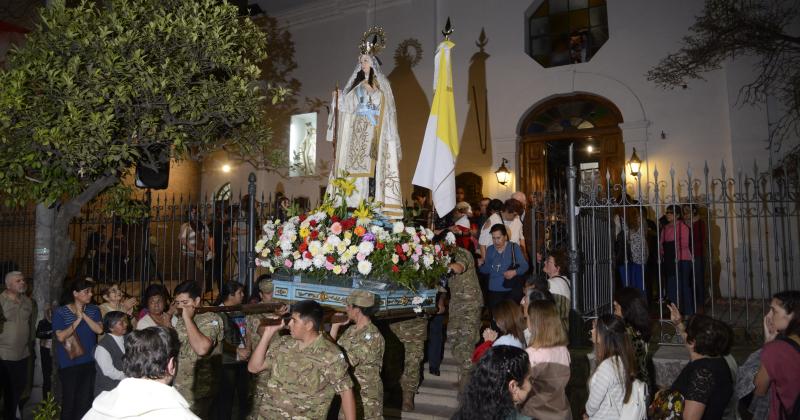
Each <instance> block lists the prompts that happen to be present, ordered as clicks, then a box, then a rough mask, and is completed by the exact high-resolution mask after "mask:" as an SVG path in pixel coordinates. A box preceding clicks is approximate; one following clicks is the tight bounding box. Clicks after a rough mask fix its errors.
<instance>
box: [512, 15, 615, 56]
mask: <svg viewBox="0 0 800 420" xmlns="http://www.w3.org/2000/svg"><path fill="white" fill-rule="evenodd" d="M526 34H527V37H528V40H527V43H526V46H527V50H528V51H527V52H528V55H530V56H531V57H532V58H533V59H534V60H536V61H537V62H538V63H539V64H541V65H542V66H544V67H555V66H563V65H565V64H576V63H585V62H587V61H589V60H591V59H592V57H593V56H594V55H595V54H596V53H597V51H598V50H599V49H600V47H602V46H603V44H605V42H606V41H607V40H608V13H607V12H606V1H605V0H543V1H541V4H539V7H537V8H536V9H535V10H533V11H532V12H530V13H529V14H528V16H527V26H526Z"/></svg>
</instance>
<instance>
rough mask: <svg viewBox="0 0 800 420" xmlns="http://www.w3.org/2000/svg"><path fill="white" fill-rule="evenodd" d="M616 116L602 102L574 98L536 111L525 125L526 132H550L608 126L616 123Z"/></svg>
mask: <svg viewBox="0 0 800 420" xmlns="http://www.w3.org/2000/svg"><path fill="white" fill-rule="evenodd" d="M617 123H618V122H617V117H616V116H615V115H614V113H613V111H611V110H610V109H609V108H608V107H606V106H605V105H604V104H602V103H600V102H596V101H590V100H584V99H575V100H572V101H565V102H560V103H557V104H555V105H553V106H551V107H548V108H544V109H542V110H540V111H538V112H537V113H536V115H534V116H533V117H532V118H531V119H530V120H529V121H528V124H527V127H525V133H526V134H552V133H564V132H569V131H577V130H586V129H590V128H595V127H609V126H615V125H616V124H617Z"/></svg>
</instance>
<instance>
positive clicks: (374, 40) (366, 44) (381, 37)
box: [358, 26, 386, 55]
mask: <svg viewBox="0 0 800 420" xmlns="http://www.w3.org/2000/svg"><path fill="white" fill-rule="evenodd" d="M358 48H359V50H361V54H369V55H377V54H378V53H380V52H381V51H383V49H384V48H386V34H385V33H384V32H383V28H381V27H378V26H373V27H371V28H369V30H367V31H366V32H364V35H361V43H360V44H358Z"/></svg>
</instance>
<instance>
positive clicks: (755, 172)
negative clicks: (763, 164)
mask: <svg viewBox="0 0 800 420" xmlns="http://www.w3.org/2000/svg"><path fill="white" fill-rule="evenodd" d="M753 178H758V162H756V160H755V159H753Z"/></svg>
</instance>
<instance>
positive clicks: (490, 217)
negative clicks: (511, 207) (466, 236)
mask: <svg viewBox="0 0 800 420" xmlns="http://www.w3.org/2000/svg"><path fill="white" fill-rule="evenodd" d="M501 211H503V202H502V201H500V200H498V199H496V198H495V199H492V200H490V201H489V204H488V205H487V206H486V212H487V214H486V215H485V216H486V222H484V223H483V225H482V226H481V233H480V235H479V236H478V246H479V247H480V254H481V257H480V258H479V261H478V263H479V264H480V260H482V259H483V258H485V257H486V248H488V247H490V246H491V245H492V232H491V230H492V226H494V225H497V224H500V225H502V224H503V218H502V216H500V212H501Z"/></svg>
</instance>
